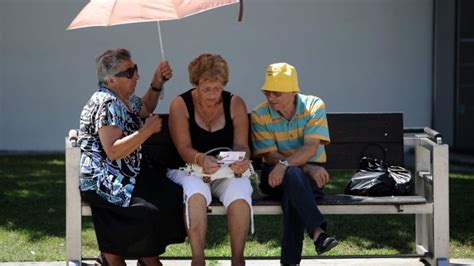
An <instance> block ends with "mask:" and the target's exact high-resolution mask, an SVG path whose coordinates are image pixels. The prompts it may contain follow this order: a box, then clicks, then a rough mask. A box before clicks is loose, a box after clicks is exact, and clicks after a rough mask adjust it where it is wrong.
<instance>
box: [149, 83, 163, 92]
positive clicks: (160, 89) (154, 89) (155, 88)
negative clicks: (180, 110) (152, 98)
mask: <svg viewBox="0 0 474 266" xmlns="http://www.w3.org/2000/svg"><path fill="white" fill-rule="evenodd" d="M150 89H151V90H152V91H156V92H158V93H160V92H161V91H162V90H163V86H162V87H159V88H157V87H153V84H151V83H150Z"/></svg>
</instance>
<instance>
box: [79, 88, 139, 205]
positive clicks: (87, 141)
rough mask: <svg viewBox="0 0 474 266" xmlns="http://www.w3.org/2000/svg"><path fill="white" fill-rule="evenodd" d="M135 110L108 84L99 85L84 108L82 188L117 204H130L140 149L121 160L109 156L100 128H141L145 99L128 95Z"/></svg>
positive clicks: (81, 132) (81, 133)
mask: <svg viewBox="0 0 474 266" xmlns="http://www.w3.org/2000/svg"><path fill="white" fill-rule="evenodd" d="M129 102H130V107H131V109H132V112H129V111H128V109H127V108H126V107H125V104H124V103H123V102H122V101H121V100H120V99H119V98H118V97H117V96H116V95H115V93H114V92H113V91H111V90H110V89H108V88H106V87H101V88H99V89H98V90H97V91H96V92H95V93H94V94H93V95H92V97H91V98H90V99H89V101H88V102H87V104H86V105H85V106H84V108H83V109H82V113H81V121H80V129H79V142H78V143H79V146H80V148H81V151H82V152H81V163H80V168H81V169H80V172H81V178H80V190H81V191H89V190H95V191H96V192H97V194H99V195H100V196H102V197H103V198H104V199H106V200H107V201H109V202H110V203H113V204H115V205H119V206H123V207H127V206H129V205H130V199H131V196H132V191H133V188H134V186H135V182H136V180H135V178H136V177H137V175H138V173H139V172H140V159H141V148H140V147H139V148H138V149H136V150H135V151H133V152H132V153H131V154H129V155H127V156H126V157H124V158H122V159H119V160H111V159H109V158H107V155H106V153H105V150H104V148H103V146H102V143H101V142H100V139H99V129H100V128H101V127H103V126H115V127H118V128H120V129H121V130H122V131H123V135H124V136H128V135H130V134H132V133H134V132H135V131H137V130H138V129H140V128H141V127H142V122H141V119H140V117H139V115H138V114H139V111H140V109H141V108H142V105H143V103H142V100H141V99H140V98H139V97H137V96H135V95H133V96H131V97H130V98H129Z"/></svg>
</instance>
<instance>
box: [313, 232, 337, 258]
mask: <svg viewBox="0 0 474 266" xmlns="http://www.w3.org/2000/svg"><path fill="white" fill-rule="evenodd" d="M337 244H338V242H337V240H336V238H334V237H332V236H328V235H327V234H326V233H324V232H323V233H321V234H319V236H318V239H316V241H314V247H315V249H316V252H317V253H318V255H321V254H323V253H326V252H328V251H329V250H331V249H333V248H334V247H335V246H337Z"/></svg>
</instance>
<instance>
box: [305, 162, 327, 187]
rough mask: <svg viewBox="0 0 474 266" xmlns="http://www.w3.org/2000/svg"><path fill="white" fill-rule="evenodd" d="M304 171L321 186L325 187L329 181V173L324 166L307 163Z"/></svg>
mask: <svg viewBox="0 0 474 266" xmlns="http://www.w3.org/2000/svg"><path fill="white" fill-rule="evenodd" d="M303 170H304V172H305V173H306V174H307V175H308V176H309V177H311V179H313V180H314V182H316V185H317V186H318V187H319V188H323V187H324V185H325V184H326V183H327V182H328V181H329V173H328V172H327V171H326V169H325V168H324V167H321V166H318V165H311V164H306V165H305V166H304V167H303Z"/></svg>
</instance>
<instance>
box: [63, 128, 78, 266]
mask: <svg viewBox="0 0 474 266" xmlns="http://www.w3.org/2000/svg"><path fill="white" fill-rule="evenodd" d="M65 155H66V158H65V166H66V260H67V261H71V262H80V261H81V235H80V234H81V228H82V212H81V194H80V192H79V167H80V166H79V165H80V163H79V160H80V156H81V150H80V149H79V147H77V130H74V129H72V130H70V131H69V135H68V136H67V137H66V138H65ZM79 264H80V263H79Z"/></svg>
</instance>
